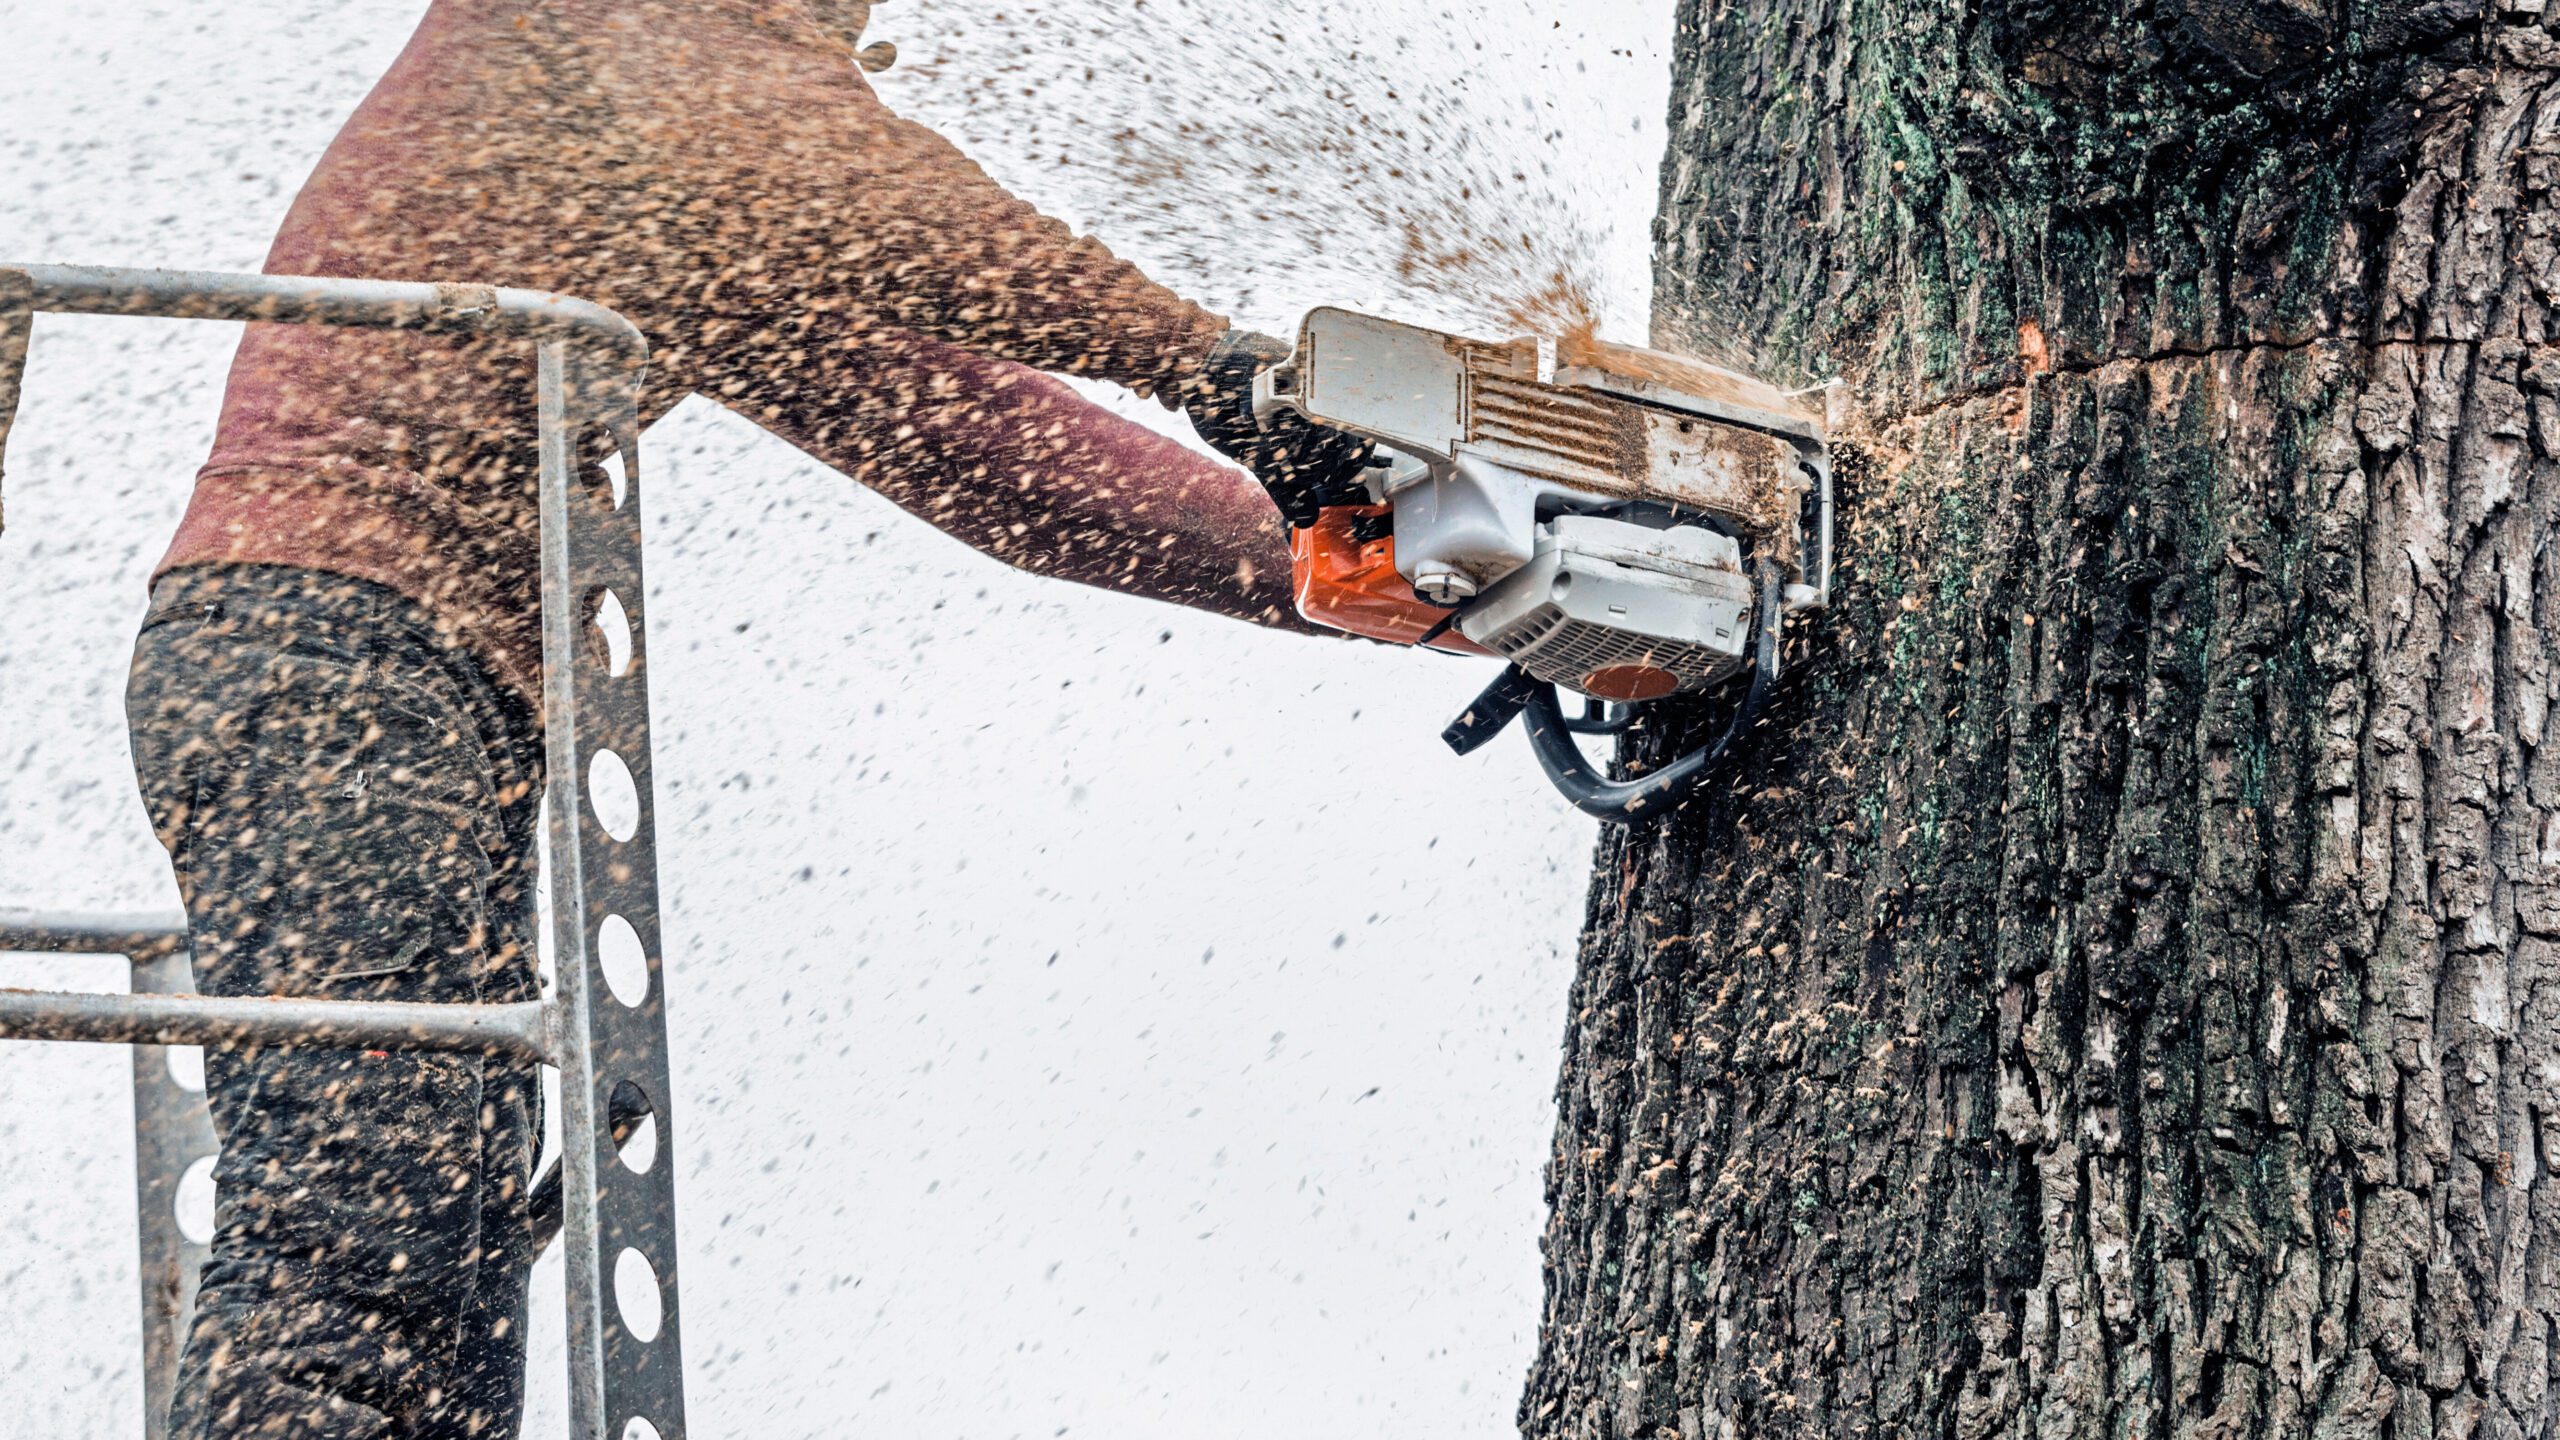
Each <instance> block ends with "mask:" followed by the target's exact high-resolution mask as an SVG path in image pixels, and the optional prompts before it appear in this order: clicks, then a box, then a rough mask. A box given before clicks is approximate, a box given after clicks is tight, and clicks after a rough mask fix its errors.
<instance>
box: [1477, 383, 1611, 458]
mask: <svg viewBox="0 0 2560 1440" xmlns="http://www.w3.org/2000/svg"><path fill="white" fill-rule="evenodd" d="M1473 380H1474V384H1473V386H1472V387H1471V388H1470V390H1469V404H1468V407H1467V422H1468V423H1467V436H1468V438H1469V439H1470V440H1473V441H1475V442H1476V443H1478V444H1494V445H1504V446H1509V447H1511V448H1514V449H1518V450H1525V451H1528V452H1530V453H1532V454H1535V455H1540V456H1544V457H1546V458H1548V459H1550V460H1557V461H1562V462H1564V463H1565V464H1568V465H1579V466H1585V467H1588V468H1590V469H1593V470H1597V471H1600V472H1602V473H1604V474H1608V475H1613V476H1624V475H1626V474H1627V473H1628V472H1629V470H1630V469H1631V468H1632V467H1633V465H1634V464H1635V463H1636V461H1637V459H1638V458H1639V457H1641V456H1642V454H1643V453H1644V434H1643V428H1642V425H1641V422H1637V421H1635V419H1634V417H1633V416H1632V414H1631V413H1630V412H1629V411H1628V410H1627V409H1626V407H1624V406H1621V405H1618V404H1615V403H1612V402H1610V401H1605V400H1590V399H1585V398H1583V397H1582V396H1579V395H1575V394H1571V393H1569V392H1566V391H1562V390H1558V389H1556V388H1555V387H1553V386H1547V385H1528V384H1522V383H1521V382H1519V381H1517V380H1505V379H1502V378H1500V377H1498V376H1492V375H1482V374H1479V375H1476V376H1474V377H1473Z"/></svg>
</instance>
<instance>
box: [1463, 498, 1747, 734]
mask: <svg viewBox="0 0 2560 1440" xmlns="http://www.w3.org/2000/svg"><path fill="white" fill-rule="evenodd" d="M1751 605H1752V593H1751V582H1750V580H1749V579H1747V578H1746V577H1745V576H1744V575H1743V573H1742V550H1741V547H1740V546H1739V545H1738V544H1736V543H1735V541H1734V539H1733V537H1732V536H1729V535H1721V534H1718V533H1716V532H1715V531H1712V530H1706V529H1702V528H1699V527H1697V526H1693V525H1677V526H1671V527H1668V528H1665V529H1649V528H1647V527H1645V526H1642V525H1630V524H1627V523H1626V522H1624V521H1619V520H1610V519H1605V518H1603V517H1600V516H1596V515H1559V516H1557V517H1556V518H1555V519H1554V520H1553V521H1551V522H1549V523H1547V524H1544V525H1541V526H1539V527H1538V544H1537V553H1536V554H1534V555H1533V556H1531V557H1530V560H1529V563H1528V564H1526V565H1523V566H1521V567H1520V568H1519V569H1517V570H1514V571H1512V572H1511V573H1510V574H1508V575H1505V576H1503V577H1502V578H1501V579H1500V580H1498V581H1495V582H1494V585H1493V588H1491V589H1489V590H1487V591H1485V592H1484V593H1483V594H1482V595H1480V596H1478V597H1476V599H1475V600H1474V601H1473V602H1471V603H1470V604H1468V605H1467V606H1466V608H1465V611H1464V613H1462V614H1461V615H1460V616H1459V618H1458V628H1459V630H1460V631H1461V632H1462V633H1464V634H1465V635H1466V636H1467V638H1469V639H1471V640H1474V641H1476V642H1477V643H1478V644H1480V645H1483V646H1485V647H1486V648H1487V649H1490V650H1493V651H1496V652H1498V653H1500V654H1502V655H1505V656H1507V657H1509V658H1510V660H1511V662H1512V663H1513V664H1515V665H1517V666H1519V667H1520V668H1521V669H1523V670H1526V671H1528V672H1529V673H1530V674H1532V675H1534V676H1536V677H1538V678H1539V679H1541V680H1544V681H1547V682H1548V683H1550V684H1555V685H1562V686H1564V687H1565V688H1567V689H1569V690H1578V691H1580V692H1582V693H1583V694H1585V695H1592V696H1597V697H1598V698H1600V699H1603V700H1620V701H1631V700H1656V699H1660V698H1661V697H1663V696H1665V695H1670V694H1674V693H1679V692H1694V691H1699V690H1704V689H1707V688H1708V687H1710V686H1713V685H1717V684H1721V683H1722V682H1724V681H1725V680H1728V679H1730V678H1732V677H1733V676H1734V674H1736V673H1737V672H1738V671H1740V670H1741V669H1742V667H1743V665H1744V663H1745V661H1746V659H1747V655H1746V650H1747V648H1748V645H1749V634H1750V628H1751Z"/></svg>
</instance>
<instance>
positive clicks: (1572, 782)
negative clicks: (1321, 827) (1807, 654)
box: [1450, 562, 1785, 825]
mask: <svg viewBox="0 0 2560 1440" xmlns="http://www.w3.org/2000/svg"><path fill="white" fill-rule="evenodd" d="M1759 568H1760V608H1759V611H1758V613H1757V615H1756V616H1755V617H1754V633H1755V638H1756V640H1757V642H1758V643H1757V646H1756V649H1757V652H1758V653H1757V654H1756V655H1754V656H1753V659H1752V665H1751V687H1750V688H1749V689H1748V690H1746V691H1744V692H1743V696H1742V704H1741V706H1740V707H1739V708H1737V709H1736V710H1735V711H1734V712H1733V719H1732V720H1731V721H1730V722H1728V723H1727V724H1726V725H1725V727H1724V733H1723V734H1721V735H1719V736H1717V737H1716V739H1715V743H1714V744H1711V745H1707V746H1704V747H1702V748H1700V749H1696V750H1692V751H1690V752H1689V753H1688V754H1686V755H1683V756H1681V757H1680V758H1679V759H1677V760H1674V761H1672V762H1671V763H1670V764H1668V765H1665V766H1663V767H1662V768H1661V769H1659V770H1656V771H1654V772H1653V773H1652V774H1650V775H1647V776H1645V777H1644V778H1643V779H1640V780H1611V779H1609V778H1608V777H1607V776H1605V775H1603V774H1601V773H1599V772H1598V771H1595V770H1594V769H1592V767H1591V762H1590V760H1589V759H1587V758H1585V757H1584V755H1583V753H1582V748H1581V747H1580V746H1578V745H1576V744H1574V743H1573V732H1572V722H1570V721H1568V720H1567V719H1566V718H1565V714H1564V706H1563V703H1562V702H1561V701H1559V700H1558V699H1557V690H1556V687H1555V686H1553V685H1542V684H1538V683H1537V682H1535V681H1531V682H1530V684H1529V686H1528V695H1527V708H1526V713H1525V714H1524V715H1523V716H1522V719H1523V720H1524V722H1525V723H1526V724H1527V726H1528V728H1529V744H1530V746H1531V747H1532V748H1533V749H1535V750H1536V751H1537V754H1538V765H1539V767H1540V768H1541V769H1543V770H1545V771H1546V772H1547V778H1548V779H1549V780H1552V781H1554V782H1555V787H1556V789H1558V790H1560V791H1562V792H1563V793H1564V797H1565V798H1566V799H1567V800H1570V801H1572V802H1573V805H1574V808H1575V809H1577V810H1580V811H1581V812H1582V813H1583V814H1585V815H1590V816H1593V817H1595V818H1598V819H1600V820H1604V821H1608V822H1610V823H1612V824H1617V825H1624V824H1627V823H1628V822H1630V821H1633V820H1637V819H1641V818H1644V817H1646V816H1650V815H1652V814H1654V813H1655V812H1657V811H1661V810H1666V809H1668V808H1670V807H1671V806H1673V805H1676V804H1678V803H1679V802H1680V801H1682V800H1684V799H1686V798H1688V795H1689V792H1690V791H1692V790H1694V789H1696V788H1697V786H1698V782H1699V781H1700V780H1703V779H1704V778H1706V774H1707V771H1708V769H1709V768H1710V767H1712V766H1713V765H1714V764H1715V763H1716V761H1717V760H1719V759H1722V758H1723V756H1724V752H1725V751H1726V750H1727V749H1729V748H1731V746H1732V745H1733V742H1734V738H1735V737H1736V736H1739V735H1740V734H1741V733H1742V732H1743V731H1745V730H1747V729H1749V728H1750V727H1751V722H1752V721H1754V720H1757V719H1759V718H1760V707H1761V706H1762V705H1763V704H1765V703H1767V701H1768V698H1769V686H1770V684H1771V682H1773V681H1774V680H1776V679H1777V675H1778V625H1779V614H1778V605H1779V602H1780V600H1781V599H1782V598H1783V596H1784V593H1785V592H1784V589H1783V582H1782V581H1781V580H1780V579H1779V576H1778V567H1777V566H1776V565H1774V564H1769V563H1766V562H1764V563H1762V564H1761V566H1760V567H1759ZM1518 673H1519V672H1518V671H1516V670H1507V671H1505V672H1504V679H1505V680H1507V679H1509V678H1510V677H1511V676H1512V675H1514V674H1518ZM1522 678H1523V679H1526V678H1527V677H1526V676H1522ZM1501 688H1502V682H1501V681H1496V682H1495V686H1494V689H1493V690H1488V691H1486V692H1485V694H1484V695H1483V696H1481V697H1479V698H1478V701H1477V704H1476V705H1475V706H1472V707H1469V715H1472V714H1473V713H1474V712H1475V710H1477V709H1479V708H1482V707H1483V706H1484V703H1485V701H1486V700H1489V699H1492V698H1494V693H1495V690H1500V689H1501ZM1506 698H1507V696H1506ZM1467 718H1468V717H1466V716H1462V717H1460V720H1459V724H1465V723H1466V720H1467ZM1503 718H1504V719H1505V720H1508V719H1509V718H1510V717H1509V716H1507V715H1506V716H1504V717H1503ZM1450 728H1451V729H1453V730H1454V729H1456V728H1457V726H1454V725H1453V726H1452V727H1450ZM1450 743H1451V744H1452V745H1455V744H1456V743H1457V742H1456V741H1455V740H1451V742H1450ZM1478 743H1481V742H1478Z"/></svg>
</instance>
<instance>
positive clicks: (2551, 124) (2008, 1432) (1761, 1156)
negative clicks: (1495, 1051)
mask: <svg viewBox="0 0 2560 1440" xmlns="http://www.w3.org/2000/svg"><path fill="white" fill-rule="evenodd" d="M1680 26H1681V29H1680V33H1679V37H1678V40H1679V52H1678V53H1679V62H1678V66H1677V70H1676V80H1675V88H1674V100H1673V113H1672V136H1673V140H1672V148H1671V153H1670V155H1669V156H1668V158H1667V161H1666V164H1665V169H1664V210H1663V218H1662V224H1661V229H1660V232H1659V235H1658V240H1659V257H1660V264H1659V279H1660V288H1659V297H1658V298H1659V305H1658V314H1657V332H1658V334H1657V338H1658V339H1659V340H1660V341H1662V342H1663V343H1667V344H1674V345H1687V346H1691V347H1693V348H1695V347H1704V348H1709V349H1715V350H1721V351H1722V352H1723V353H1724V354H1725V355H1726V356H1727V357H1728V358H1738V359H1741V360H1743V361H1744V362H1746V363H1748V364H1751V365H1752V366H1754V367H1755V368H1758V369H1760V370H1762V371H1763V372H1764V373H1770V374H1772V375H1774V376H1776V377H1777V378H1780V379H1784V380H1795V381H1803V380H1809V379H1812V378H1816V377H1819V376H1821V375H1824V374H1828V373H1839V374H1842V375H1843V376H1844V377H1845V378H1846V379H1847V380H1848V382H1849V387H1850V393H1851V395H1852V396H1853V397H1854V399H1853V400H1852V401H1851V403H1850V404H1848V405H1847V406H1846V407H1845V411H1846V414H1845V417H1844V418H1845V423H1844V425H1843V426H1842V427H1841V433H1842V435H1843V437H1844V439H1845V440H1846V441H1847V442H1849V445H1850V448H1851V450H1852V451H1853V454H1852V457H1851V458H1852V463H1851V464H1850V465H1849V466H1848V467H1847V476H1848V483H1847V485H1846V487H1845V489H1846V494H1845V497H1844V507H1845V508H1844V517H1843V518H1844V522H1845V526H1846V529H1845V536H1844V542H1843V545H1844V551H1845V553H1846V556H1847V558H1848V562H1849V563H1848V569H1847V572H1846V574H1845V575H1844V577H1843V584H1842V586H1841V587H1840V599H1839V603H1838V604H1837V605H1836V606H1835V608H1834V609H1833V610H1832V611H1831V612H1829V613H1828V614H1827V615H1825V616H1823V617H1821V618H1820V619H1819V620H1818V621H1817V622H1816V624H1814V625H1812V626H1809V627H1800V629H1799V632H1798V635H1797V640H1796V644H1797V646H1798V647H1799V648H1798V650H1797V653H1796V654H1795V655H1794V657H1793V664H1794V667H1795V668H1794V669H1793V671H1792V673H1791V677H1790V679H1789V680H1788V681H1787V682H1786V684H1785V686H1784V687H1783V688H1782V690H1781V693H1780V695H1779V697H1778V699H1777V702H1776V704H1775V705H1774V707H1773V712H1772V719H1771V720H1770V721H1769V722H1768V723H1767V724H1766V725H1764V727H1763V728H1762V730H1761V731H1760V732H1759V733H1758V734H1756V735H1755V736H1754V737H1753V738H1752V739H1751V741H1750V742H1749V744H1748V746H1747V747H1746V748H1745V749H1744V751H1743V753H1741V754H1740V755H1738V756H1737V757H1736V759H1735V760H1734V762H1733V763H1732V765H1731V767H1730V773H1731V774H1732V775H1733V776H1734V777H1735V783H1734V785H1733V786H1732V788H1730V789H1727V790H1724V791H1720V792H1717V793H1716V794H1714V795H1711V796H1709V797H1706V798H1703V799H1701V800H1699V801H1697V802H1694V803H1693V804H1692V805H1690V806H1689V807H1688V808H1687V809H1685V810H1683V811H1682V812H1681V813H1679V814H1677V815H1675V816H1673V817H1670V818H1668V819H1666V820H1664V821H1661V822H1658V823H1655V824H1653V825H1649V826H1646V827H1642V828H1639V829H1634V830H1630V831H1626V832H1623V833H1615V834H1611V835H1609V836H1606V837H1604V839H1603V841H1602V845H1601V849H1600V854H1599V857H1598V867H1597V871H1596V873H1595V876H1594V883H1593V887H1592V895H1591V905H1590V912H1589V916H1588V928H1587V932H1586V937H1585V944H1584V953H1583V963H1582V966H1581V970H1580V973H1579V975H1578V978H1577V981H1576V987H1575V992H1574V997H1573V1013H1572V1018H1571V1021H1570V1023H1569V1026H1568V1031H1567V1040H1566V1057H1565V1065H1564V1073H1563V1076H1562V1080H1561V1082H1560V1085H1559V1090H1558V1098H1559V1124H1558V1135H1557V1144H1556V1150H1555V1154H1554V1158H1553V1160H1552V1162H1551V1165H1550V1170H1549V1193H1550V1200H1551V1202H1552V1205H1553V1218H1552V1221H1551V1224H1550V1228H1549V1232H1548V1236H1547V1240H1546V1256H1547V1265H1548V1275H1549V1287H1548V1303H1547V1310H1546V1315H1545V1320H1544V1326H1543V1329H1542V1337H1541V1347H1540V1354H1539V1358H1538V1361H1537V1363H1536V1366H1535V1367H1534V1369H1533V1372H1532V1375H1531V1377H1530V1383H1529V1387H1528V1391H1527V1394H1526V1395H1525V1397H1524V1399H1523V1403H1522V1408H1521V1423H1522V1428H1523V1430H1524V1433H1527V1434H1530V1435H1534V1436H1573V1437H1582V1436H1594V1437H1596V1436H1673V1435H1676V1436H1683V1437H1693V1436H1728V1435H1729V1436H1754V1437H1757V1436H1768V1435H1808V1436H1810V1435H1824V1436H1830V1435H1928V1436H1954V1437H1968V1440H1970V1437H1989V1436H2021V1437H2023V1436H2029V1435H2034V1436H2079V1435H2086V1436H2233V1437H2238V1436H2251V1437H2254V1436H2262V1435H2263V1436H2287V1437H2289V1436H2304V1437H2309V1436H2314V1435H2319V1436H2353V1435H2392V1436H2434V1435H2447V1436H2473V1435H2479V1436H2488V1435H2543V1434H2549V1433H2553V1431H2554V1430H2555V1428H2560V1407H2555V1402H2554V1401H2553V1399H2552V1396H2551V1394H2550V1384H2549V1381H2550V1378H2551V1374H2550V1372H2551V1366H2552V1363H2553V1340H2554V1334H2553V1329H2552V1327H2553V1325H2554V1323H2555V1321H2560V1187H2555V1186H2554V1184H2553V1183H2552V1181H2551V1180H2550V1179H2549V1176H2550V1173H2551V1166H2552V1164H2553V1162H2554V1161H2555V1160H2560V888H2555V886H2560V761H2556V760H2555V758H2554V757H2553V756H2552V755H2551V754H2550V753H2549V752H2550V751H2551V750H2552V749H2553V748H2554V747H2552V746H2551V745H2550V744H2549V743H2548V721H2549V714H2550V708H2551V707H2550V701H2551V697H2552V693H2553V691H2554V689H2555V687H2560V667H2555V665H2554V664H2553V662H2552V657H2551V655H2550V654H2549V651H2550V644H2549V640H2548V638H2547V637H2549V636H2550V635H2551V634H2552V633H2553V632H2554V629H2555V626H2560V544H2555V543H2553V542H2554V541H2555V540H2560V469H2556V468H2555V467H2560V336H2555V335H2554V334H2553V327H2552V313H2551V304H2552V301H2553V299H2554V297H2555V296H2560V223H2555V222H2560V216H2555V214H2554V206H2553V203H2552V200H2553V190H2554V184H2555V181H2560V36H2556V35H2555V33H2554V31H2553V30H2550V29H2546V28H2545V26H2544V22H2543V20H2542V18H2541V16H2540V14H2539V12H2538V11H2535V12H2531V13H2526V12H2524V10H2523V9H2522V7H2521V6H2520V7H2519V8H2518V10H2516V11H2512V12H2505V13H2499V14H2495V15H2485V14H2483V13H2481V11H2480V10H2479V9H2478V8H2477V7H2466V6H2462V5H2438V6H2432V7H2420V8H2401V9H2390V8H2387V7H2383V6H2381V5H2379V4H2359V5H2352V6H2346V7H2342V8H2323V7H2320V6H2317V5H2312V4H2307V3H2297V0H2218V3H2217V0H2184V3H2167V0H2161V3H2155V4H2153V5H2151V6H2148V7H2142V6H2137V7H2132V8H2130V9H2127V10H2125V11H2123V12H2122V13H2098V12H2095V11H2093V10H2090V9H2087V8H2084V7H2066V6H2061V5H2058V4H2057V5H2048V4H2042V3H2030V0H2001V3H1992V4H1987V5H1978V6H1975V7H1972V8H1970V9H1967V8H1963V7H1960V6H1958V5H1956V4H1954V3H1952V0H1920V3H1914V4H1902V5H1894V6H1886V5H1882V4H1877V3H1869V0H1757V3H1749V4H1744V3H1730V4H1716V3H1714V0H1697V3H1691V4H1688V5H1686V6H1684V8H1683V11H1682V14H1681V18H1680ZM1897 162H1898V163H1899V168H1896V165H1897ZM1738 336H1752V337H1755V339H1754V342H1753V343H1752V344H1751V345H1750V346H1748V347H1743V346H1741V345H1739V343H1738V342H1737V341H1736V340H1735V339H1734V338H1733V337H1738ZM1716 720H1717V717H1715V716H1713V715H1697V716H1691V717H1686V719H1685V721H1684V722H1683V723H1685V724H1686V725H1688V726H1690V727H1692V733H1695V732H1696V731H1699V730H1703V729H1705V728H1707V727H1710V726H1712V725H1714V724H1715V723H1716ZM1677 731H1678V727H1677V726H1674V727H1671V728H1670V729H1669V730H1667V731H1665V732H1664V733H1656V734H1652V735H1649V736H1646V737H1643V738H1642V739H1640V740H1639V741H1637V742H1636V743H1635V745H1634V747H1633V748H1632V749H1631V750H1630V751H1629V758H1630V759H1631V760H1633V761H1635V762H1637V763H1642V762H1643V761H1644V760H1646V759H1648V758H1658V757H1659V756H1660V755H1662V754H1665V753H1668V752H1669V751H1670V750H1671V749H1673V748H1674V747H1676V746H1678V745H1679V744H1680V743H1682V741H1683V740H1684V739H1685V738H1687V737H1686V736H1684V735H1683V734H1681V733H1677Z"/></svg>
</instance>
